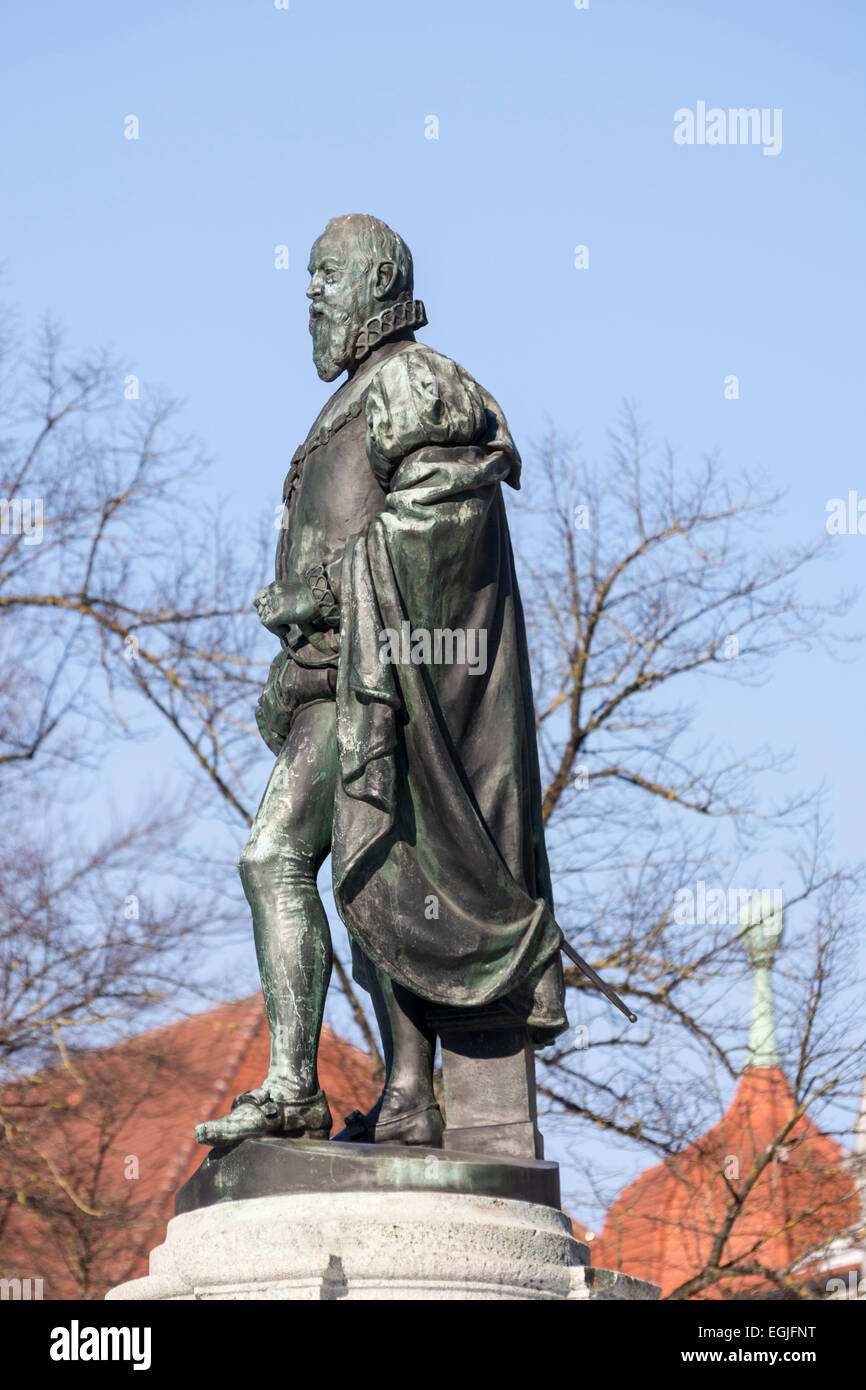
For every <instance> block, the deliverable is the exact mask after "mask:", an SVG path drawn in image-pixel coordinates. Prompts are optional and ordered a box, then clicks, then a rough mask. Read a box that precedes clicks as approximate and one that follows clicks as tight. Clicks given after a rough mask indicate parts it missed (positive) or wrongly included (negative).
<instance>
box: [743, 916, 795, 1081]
mask: <svg viewBox="0 0 866 1390" xmlns="http://www.w3.org/2000/svg"><path fill="white" fill-rule="evenodd" d="M780 896H781V895H776V896H775V897H774V895H773V894H772V893H767V892H763V893H754V894H753V895H752V899H751V902H749V903H747V904H746V906H745V907H743V908H742V910H741V911H740V925H741V927H742V928H743V941H744V943H745V946H746V949H747V950H748V952H749V955H750V956H751V958H752V971H753V989H752V1027H751V1031H750V1033H749V1055H748V1059H747V1061H746V1065H747V1066H749V1067H778V1066H780V1065H781V1058H780V1057H779V1049H778V1048H777V1046H776V1020H775V1016H774V1012H773V986H772V981H771V978H770V976H771V971H772V968H773V953H774V951H776V950H778V947H779V943H780V942H781V940H782V931H783V927H784V919H783V912H782V906H781V902H780V901H778V898H779V897H780Z"/></svg>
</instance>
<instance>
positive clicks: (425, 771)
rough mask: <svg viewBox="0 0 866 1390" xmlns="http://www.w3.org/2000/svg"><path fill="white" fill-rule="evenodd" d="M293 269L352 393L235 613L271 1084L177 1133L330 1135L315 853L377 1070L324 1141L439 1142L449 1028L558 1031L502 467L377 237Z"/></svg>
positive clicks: (317, 357)
mask: <svg viewBox="0 0 866 1390" xmlns="http://www.w3.org/2000/svg"><path fill="white" fill-rule="evenodd" d="M309 273H310V285H309V288H308V290H307V295H308V297H309V299H310V332H311V334H312V337H313V361H314V363H315V365H316V370H317V371H318V374H319V376H320V377H321V378H322V379H323V380H325V381H334V380H336V379H337V377H339V376H340V375H341V374H342V373H346V379H345V380H344V382H343V384H342V385H341V386H340V387H339V388H338V389H337V390H336V391H335V393H334V394H333V395H332V397H331V398H330V400H329V401H328V403H327V405H326V406H325V407H324V409H323V410H322V411H321V413H320V415H319V416H318V418H317V419H316V421H315V423H314V424H313V427H312V429H311V430H310V432H309V434H308V435H307V438H306V440H305V441H304V443H303V444H302V445H301V447H300V448H299V449H298V450H297V452H296V453H295V455H294V458H293V459H292V463H291V467H290V469H289V473H288V476H287V478H286V481H285V487H284V492H283V501H284V512H283V522H282V527H281V530H280V537H279V543H278V546H277V563H276V579H275V580H274V583H273V584H270V585H268V587H267V588H265V589H263V590H262V591H261V593H259V594H258V595H257V597H256V599H255V606H256V609H257V611H258V614H259V617H260V619H261V621H262V622H263V623H264V624H265V626H266V627H267V628H268V629H269V630H270V631H271V632H273V633H274V634H275V635H276V636H278V637H279V639H280V643H281V650H280V652H279V654H278V656H277V657H276V659H275V660H274V662H273V664H272V666H271V671H270V675H269V678H268V682H267V684H266V686H265V689H264V691H263V694H262V696H261V700H260V702H259V705H258V709H257V719H258V724H259V728H260V730H261V733H262V736H263V738H264V739H265V741H266V743H267V744H268V747H269V748H271V749H272V751H273V752H274V753H275V754H276V758H277V761H276V765H275V767H274V770H273V772H272V774H271V778H270V781H269V782H268V786H267V789H266V791H265V794H264V797H263V799H262V803H261V806H260V807H259V810H258V814H257V816H256V819H255V823H254V825H253V828H252V832H251V834H250V837H249V840H248V842H247V845H246V847H245V849H244V850H243V853H242V855H241V860H240V870H241V877H242V880H243V885H244V889H245V891H246V895H247V898H248V900H249V903H250V907H251V909H252V916H253V924H254V931H255V940H256V950H257V954H258V961H259V968H260V971H261V978H262V989H263V991H264V997H265V1002H266V1006H267V1013H268V1020H269V1023H270V1032H271V1060H270V1068H269V1070H268V1074H267V1076H266V1077H265V1078H264V1080H263V1082H262V1085H261V1086H260V1087H259V1088H257V1089H256V1090H254V1091H250V1092H246V1093H244V1094H243V1095H241V1096H239V1097H237V1099H236V1101H235V1103H234V1105H233V1107H232V1110H231V1113H230V1114H229V1115H228V1116H226V1117H225V1118H224V1119H221V1120H214V1121H210V1122H208V1123H205V1124H202V1125H199V1126H198V1128H197V1130H196V1137H197V1139H198V1140H199V1142H200V1143H203V1144H212V1145H227V1144H233V1143H235V1142H236V1141H238V1140H241V1139H244V1138H247V1137H250V1136H255V1135H282V1136H287V1137H298V1138H318V1139H325V1138H327V1137H328V1135H329V1134H330V1130H331V1114H330V1110H329V1108H328V1103H327V1100H326V1098H325V1095H324V1093H323V1092H322V1091H321V1089H320V1087H319V1082H318V1076H317V1071H316V1054H317V1048H318V1041H319V1033H320V1029H321V1023H322V1012H323V1008H324V1003H325V994H326V991H327V988H328V981H329V977H330V973H331V959H332V958H331V940H330V933H329V929H328V922H327V919H326V916H325V911H324V908H323V906H322V903H321V901H320V899H319V895H318V892H317V889H316V876H317V873H318V871H319V869H320V868H321V866H322V864H323V862H324V860H325V858H326V856H327V855H328V853H329V851H330V852H331V854H332V867H333V885H334V898H335V902H336V905H337V909H338V911H339V913H340V916H341V918H342V920H343V922H344V923H345V925H346V927H347V929H348V931H349V933H350V937H351V942H352V954H353V969H354V974H355V978H356V980H358V982H359V983H360V984H362V985H363V986H364V987H365V988H366V989H368V990H369V991H370V993H371V995H372V999H373V1004H374V1007H375V1011H376V1017H377V1020H378V1023H379V1026H380V1028H381V1031H382V1039H383V1049H384V1054H385V1059H386V1068H387V1077H386V1082H385V1087H384V1090H383V1093H382V1096H381V1097H380V1099H379V1101H378V1102H377V1104H376V1106H375V1107H374V1108H373V1110H372V1111H371V1112H370V1113H369V1114H368V1115H366V1116H361V1115H359V1114H357V1113H356V1114H355V1115H354V1116H353V1117H351V1120H350V1123H348V1125H347V1128H346V1129H345V1130H344V1131H343V1132H342V1133H341V1134H339V1135H337V1136H336V1138H338V1139H344V1140H345V1139H349V1140H361V1141H364V1142H368V1143H372V1142H383V1141H384V1142H389V1141H390V1142H398V1143H404V1144H425V1145H432V1146H438V1145H439V1144H441V1142H442V1130H443V1120H442V1115H441V1113H440V1111H439V1108H438V1106H437V1103H436V1098H435V1096H434V1092H433V1082H432V1077H433V1057H434V1047H435V1040H436V1032H437V1029H438V1028H439V1027H440V1024H441V1019H442V1018H443V1017H444V1018H448V1017H452V1016H453V1017H457V1016H462V1015H465V1016H466V1017H469V1018H475V1019H478V1020H480V1022H479V1023H478V1027H487V1026H489V1025H490V1024H491V1020H492V1021H493V1024H492V1026H495V1025H496V1020H497V1019H499V1020H501V1021H503V1022H504V1023H505V1024H506V1025H507V1026H509V1027H511V1028H512V1029H514V1028H517V1029H520V1030H523V1033H524V1034H525V1036H526V1038H527V1039H528V1040H529V1044H530V1045H531V1044H534V1045H540V1044H543V1043H545V1042H549V1041H551V1040H552V1039H553V1038H554V1037H556V1036H557V1035H558V1034H559V1033H560V1032H561V1031H562V1030H563V1029H564V1028H565V1027H566V1017H565V1012H564V985H563V975H562V967H561V963H560V956H559V947H560V944H561V933H560V930H559V927H558V926H557V924H556V921H555V919H554V916H553V908H552V895H551V886H550V877H549V871H548V865H547V856H546V852H545V845H544V834H543V829H542V822H541V803H540V784H539V773H538V762H537V751H536V738H535V720H534V713H533V704H532V690H531V683H530V674H529V659H528V653H527V645H526V634H525V628H524V621H523V614H522V610H521V605H520V596H519V593H518V588H517V581H516V577H515V570H514V563H513V557H512V552H511V544H510V539H509V533H508V525H507V521H506V516H505V508H504V503H503V498H502V494H501V484H502V483H506V484H508V486H510V487H514V488H516V487H518V486H519V479H520V457H519V455H518V453H517V450H516V448H515V446H514V443H513V441H512V439H511V436H510V434H509V431H508V426H507V424H506V422H505V418H504V416H503V414H502V411H501V410H500V408H499V406H498V405H497V403H496V401H495V400H493V398H492V397H491V396H490V395H489V394H488V393H487V392H486V391H485V390H484V389H483V388H482V387H481V386H479V385H478V383H477V382H475V381H474V380H473V379H472V377H471V376H469V375H468V373H467V372H465V371H464V370H463V368H462V367H460V366H458V365H457V364H456V363H455V362H453V361H451V360H450V359H449V358H447V357H443V356H442V355H441V354H440V353H438V352H436V351H434V350H433V349H432V348H430V347H427V346H426V344H422V343H419V342H417V341H416V339H415V332H416V330H417V329H420V328H422V327H423V326H424V325H425V324H426V322H427V319H426V315H425V312H424V306H423V304H422V303H421V302H420V301H419V300H416V299H415V298H414V297H413V296H414V288H413V268H412V257H411V255H410V252H409V249H408V247H407V246H406V245H405V243H404V242H403V241H402V239H401V238H400V237H399V236H398V235H397V234H396V232H394V231H392V230H391V228H390V227H388V226H386V225H385V224H384V223H383V222H380V221H379V220H378V219H377V218H374V217H368V216H364V215H359V214H353V215H351V216H346V217H338V218H335V219H333V220H332V221H331V222H329V224H328V226H327V228H326V230H325V231H324V233H323V234H322V236H320V237H319V239H318V241H317V242H316V243H315V245H314V247H313V249H312V253H311V256H310V264H309ZM437 1019H438V1020H439V1023H437V1022H436V1020H437Z"/></svg>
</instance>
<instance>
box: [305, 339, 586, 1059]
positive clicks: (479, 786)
mask: <svg viewBox="0 0 866 1390" xmlns="http://www.w3.org/2000/svg"><path fill="white" fill-rule="evenodd" d="M365 411H366V441H367V454H368V458H369V461H370V465H371V467H372V468H373V471H374V473H375V474H376V476H377V477H378V478H379V481H380V482H381V484H382V486H383V488H386V489H387V499H386V505H385V507H384V510H382V511H381V512H380V513H379V514H378V515H377V516H376V517H375V518H374V519H373V520H372V521H371V522H369V524H367V525H366V526H365V527H364V529H363V530H361V531H360V532H358V533H357V534H356V535H353V536H351V537H350V538H349V541H348V543H347V545H346V549H345V551H344V554H343V558H342V563H341V566H340V571H339V591H338V592H339V601H340V608H341V623H340V661H339V670H338V674H337V690H336V704H337V716H336V718H337V745H338V751H339V765H340V772H339V778H338V787H337V793H336V801H335V808H334V833H333V841H332V873H333V886H334V896H335V901H336V904H337V908H338V911H339V913H340V916H341V917H342V919H343V921H344V923H345V924H346V927H347V929H348V931H349V933H350V935H351V938H352V940H353V955H354V958H355V965H356V977H357V978H360V982H361V983H362V984H363V983H365V981H364V978H363V964H362V956H363V955H366V956H367V957H369V958H370V959H371V960H372V961H374V962H375V963H376V964H377V965H379V966H381V967H382V968H383V969H384V970H385V971H386V972H387V973H388V974H389V975H390V976H391V977H392V978H393V979H395V980H397V981H399V982H400V983H401V984H403V985H404V986H406V987H407V988H408V989H410V990H411V991H412V992H413V993H415V994H417V995H420V996H421V997H422V998H425V999H428V1000H432V1001H434V1002H435V1003H438V1004H440V1005H449V1006H457V1007H461V1008H475V1007H478V1006H487V1005H491V1004H493V1003H494V1001H499V1002H498V1007H499V1008H500V1009H505V1010H506V1011H507V1012H508V1013H512V1014H516V1015H517V1016H518V1017H519V1018H521V1019H522V1020H524V1021H525V1022H526V1023H527V1025H528V1026H529V1027H530V1029H531V1030H532V1033H533V1036H534V1038H535V1040H536V1041H537V1042H543V1041H548V1040H550V1039H552V1038H553V1037H555V1036H556V1035H557V1034H558V1033H560V1032H561V1031H562V1030H563V1029H564V1028H565V1027H566V1026H567V1019H566V1016H565V1011H564V985H563V977H562V966H561V961H560V956H559V941H560V929H559V927H558V925H557V923H556V921H555V919H554V915H553V901H552V894H551V885H550V873H549V868H548V862H547V854H546V850H545V844H544V832H543V827H542V821H541V789H540V779H539V769H538V756H537V747H536V736H535V715H534V708H533V701H532V687H531V681H530V671H529V658H528V652H527V643H526V632H525V625H524V619H523V611H522V608H521V603H520V596H519V593H518V587H517V579H516V575H515V569H514V560H513V555H512V550H511V543H510V538H509V532H508V524H507V520H506V515H505V506H504V501H503V497H502V490H501V485H502V483H503V482H504V483H508V484H509V485H510V486H512V487H515V488H517V487H518V486H519V479H520V457H519V455H518V453H517V450H516V449H515V447H514V443H513V441H512V439H511V436H510V433H509V431H508V426H507V424H506V422H505V419H504V417H503V415H502V412H501V410H500V409H499V407H498V405H497V404H496V402H495V401H494V400H493V398H492V397H491V396H489V395H488V394H487V392H485V391H484V390H483V388H481V387H480V386H478V384H477V383H476V382H474V381H473V380H472V378H471V377H470V376H469V375H468V374H467V373H466V372H464V371H463V369H462V368H460V367H459V366H457V364H456V363H454V362H452V361H450V359H448V358H445V357H443V356H441V355H440V354H438V353H435V352H433V351H432V349H430V348H427V347H426V346H422V345H421V344H417V343H412V344H411V345H407V350H406V351H403V352H400V353H399V354H398V355H396V356H394V357H392V358H390V359H389V360H388V361H387V362H386V363H385V364H384V365H383V366H382V367H381V369H380V370H379V372H378V373H377V374H376V376H375V377H374V379H373V381H372V384H371V386H370V388H369V390H368V392H367V395H366V402H365ZM335 587H336V586H335ZM356 947H357V948H359V949H357V950H356V949H355V948H356Z"/></svg>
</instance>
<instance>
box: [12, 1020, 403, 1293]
mask: <svg viewBox="0 0 866 1390" xmlns="http://www.w3.org/2000/svg"><path fill="white" fill-rule="evenodd" d="M268 1053H269V1037H268V1027H267V1020H266V1018H265V1014H264V1008H263V1004H262V999H261V996H260V995H256V996H255V997H253V998H251V999H243V1000H239V1001H238V1002H237V1003H234V1004H227V1005H223V1006H221V1007H219V1008H216V1009H212V1010H210V1011H209V1012H207V1013H204V1014H199V1015H195V1016H193V1017H191V1018H187V1019H184V1020H183V1021H181V1022H179V1023H174V1024H170V1025H167V1026H165V1027H163V1028H158V1029H154V1030H153V1031H151V1032H148V1033H144V1034H141V1035H139V1036H138V1037H135V1038H132V1039H129V1040H128V1041H124V1042H122V1043H119V1044H117V1045H116V1046H113V1047H109V1048H105V1049H101V1050H99V1051H94V1052H90V1053H86V1054H83V1055H82V1056H79V1057H76V1058H73V1059H72V1060H71V1062H70V1065H69V1066H68V1067H64V1068H60V1069H58V1070H57V1071H55V1072H50V1073H46V1074H44V1075H42V1076H40V1077H36V1078H33V1080H32V1081H31V1082H30V1083H29V1084H28V1086H27V1088H26V1090H23V1089H22V1088H16V1090H15V1092H14V1093H12V1094H11V1095H7V1097H6V1098H5V1104H4V1107H3V1111H4V1118H5V1119H6V1121H7V1123H8V1122H9V1121H11V1122H12V1123H13V1124H14V1125H15V1127H16V1129H15V1133H14V1135H12V1137H11V1138H10V1140H9V1141H8V1142H7V1143H6V1144H5V1145H3V1146H2V1147H0V1277H5V1278H15V1277H19V1278H28V1277H29V1278H42V1279H43V1281H44V1286H43V1291H44V1297H45V1298H80V1297H83V1296H87V1297H93V1298H101V1297H102V1296H103V1294H104V1293H105V1291H106V1290H107V1289H108V1288H110V1287H111V1286H112V1285H113V1284H116V1283H118V1282H120V1281H122V1280H124V1279H130V1278H136V1277H138V1276H139V1275H142V1274H145V1273H146V1272H147V1256H148V1252H149V1251H150V1250H151V1248H152V1247H153V1246H154V1245H158V1244H159V1243H160V1242H161V1241H162V1239H163V1235H164V1231H165V1226H166V1223H167V1221H168V1220H169V1219H170V1217H171V1215H172V1211H173V1200H174V1193H175V1191H176V1190H177V1188H178V1187H180V1185H181V1184H182V1183H183V1182H185V1181H186V1179H187V1178H188V1177H189V1176H190V1175H191V1174H192V1173H193V1172H194V1171H195V1169H196V1168H197V1167H198V1165H199V1164H200V1163H201V1161H202V1159H203V1157H204V1155H205V1153H206V1150H204V1149H202V1147H201V1146H200V1145H198V1144H196V1143H195V1140H194V1138H193V1130H194V1128H195V1125H196V1123H197V1122H198V1121H200V1120H206V1119H211V1118H213V1117H215V1116H218V1115H222V1114H225V1113H226V1111H227V1110H228V1107H229V1105H230V1104H231V1101H232V1099H233V1098H234V1096H235V1095H236V1094H237V1093H238V1092H239V1091H244V1090H247V1089H249V1088H250V1087H253V1086H257V1085H260V1084H261V1081H262V1078H263V1077H264V1075H265V1073H266V1071H267V1068H268ZM319 1076H320V1081H321V1085H322V1086H323V1087H324V1089H325V1091H326V1092H327V1095H328V1099H329V1102H330V1105H331V1109H332V1111H333V1115H334V1120H335V1122H336V1124H337V1125H339V1121H340V1120H341V1119H342V1116H343V1115H344V1114H346V1113H348V1111H350V1110H352V1109H354V1108H355V1107H357V1108H359V1109H362V1110H366V1109H368V1108H369V1106H370V1105H371V1104H372V1103H373V1101H374V1100H375V1098H376V1095H377V1093H378V1088H377V1087H376V1085H375V1084H374V1082H373V1077H372V1069H371V1064H370V1061H369V1059H368V1058H367V1057H366V1056H365V1055H364V1054H363V1053H361V1052H359V1051H358V1049H357V1048H355V1047H353V1046H351V1044H349V1043H347V1042H346V1041H345V1040H344V1039H342V1038H340V1037H338V1036H337V1035H336V1034H335V1033H333V1032H332V1031H331V1030H330V1029H328V1028H325V1029H324V1030H323V1033H322V1043H321V1050H320V1054H319ZM9 1102H12V1103H11V1104H10V1103H9Z"/></svg>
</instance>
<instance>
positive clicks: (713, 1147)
mask: <svg viewBox="0 0 866 1390" xmlns="http://www.w3.org/2000/svg"><path fill="white" fill-rule="evenodd" d="M748 911H749V909H747V912H748ZM754 917H758V918H759V920H758V921H755V920H754ZM744 928H745V929H744V933H743V935H744V939H745V943H746V946H747V949H748V950H749V953H750V956H751V961H752V969H753V981H754V1001H753V1010H752V1026H751V1032H750V1035H749V1052H748V1060H747V1064H746V1067H745V1069H744V1072H743V1075H742V1077H741V1078H740V1081H739V1084H738V1086H737V1089H736V1093H735V1095H734V1098H733V1100H732V1101H731V1104H730V1106H729V1107H728V1110H727V1112H726V1113H725V1115H724V1117H723V1119H722V1120H721V1121H720V1122H719V1123H718V1124H717V1125H714V1126H713V1127H712V1129H710V1130H709V1131H708V1132H707V1133H706V1134H704V1135H703V1136H702V1137H701V1138H700V1139H697V1140H695V1141H694V1142H693V1143H691V1144H689V1145H687V1146H686V1147H685V1148H684V1149H683V1150H682V1152H681V1153H678V1154H676V1155H674V1156H671V1157H669V1158H666V1159H665V1161H664V1162H663V1163H660V1164H658V1165H657V1166H656V1167H654V1168H649V1169H648V1170H647V1171H646V1172H644V1173H642V1174H641V1175H640V1177H639V1178H637V1179H636V1181H635V1182H633V1183H631V1184H630V1185H629V1186H628V1187H626V1188H625V1189H624V1191H623V1192H622V1193H621V1194H620V1196H619V1197H618V1198H617V1200H616V1202H615V1203H614V1204H613V1206H612V1207H611V1208H610V1211H609V1212H608V1214H607V1218H606V1220H605V1224H604V1228H603V1230H602V1232H601V1235H600V1236H599V1237H598V1238H597V1239H596V1240H595V1241H594V1242H593V1246H592V1260H593V1264H594V1265H597V1266H601V1267H602V1268H609V1269H625V1270H628V1272H629V1274H633V1275H635V1276H637V1278H639V1279H649V1280H651V1281H652V1282H653V1283H656V1284H660V1285H661V1287H662V1297H663V1298H664V1297H666V1296H669V1295H671V1294H675V1295H676V1296H679V1297H683V1296H688V1297H693V1298H713V1299H723V1298H729V1299H730V1298H737V1299H743V1298H772V1297H785V1296H789V1297H802V1296H803V1292H804V1291H805V1292H806V1294H807V1295H809V1296H813V1297H814V1296H818V1297H822V1298H827V1297H836V1298H842V1297H861V1298H863V1297H866V1243H864V1241H866V1235H864V1225H866V1082H864V1089H863V1101H862V1105H861V1112H860V1118H859V1121H858V1125H857V1139H856V1148H855V1151H854V1153H850V1152H848V1151H846V1150H845V1149H844V1148H843V1147H842V1146H841V1145H840V1144H838V1143H837V1142H836V1141H835V1140H833V1139H831V1138H829V1137H828V1136H827V1135H825V1134H823V1133H822V1132H821V1130H820V1129H818V1128H817V1126H816V1125H814V1124H813V1123H812V1121H811V1120H810V1119H809V1116H808V1115H807V1114H803V1115H801V1116H799V1117H796V1112H797V1104H796V1101H795V1099H794V1096H793V1094H792V1091H791V1087H790V1086H789V1084H788V1081H787V1079H786V1077H785V1075H784V1072H783V1071H782V1068H781V1065H780V1058H779V1052H778V1048H777V1045H776V1031H775V1019H774V1012H773V999H772V991H771V984H770V972H771V967H772V958H773V953H774V951H775V950H776V949H777V947H778V945H779V943H780V940H781V936H782V913H781V911H780V910H778V909H775V910H773V908H772V907H771V906H770V905H768V904H766V903H765V904H762V910H761V912H759V913H756V914H754V916H753V915H752V914H751V913H750V915H749V918H748V920H747V921H746V922H745V923H744ZM795 1117H796V1118H795ZM723 1238H724V1243H723V1244H722V1243H721V1242H722V1239H723ZM714 1264H715V1265H716V1266H717V1267H721V1268H722V1269H724V1267H727V1266H730V1267H732V1268H731V1272H730V1273H727V1274H724V1273H723V1274H721V1276H720V1275H719V1274H718V1273H717V1272H716V1270H715V1269H713V1265H714ZM779 1271H789V1272H790V1277H789V1281H788V1282H787V1287H785V1284H786V1280H785V1279H784V1278H783V1279H782V1280H781V1281H780V1279H779V1278H778V1272H779ZM774 1274H775V1275H776V1277H773V1275H774ZM694 1282H697V1284H698V1287H694V1286H693V1283H694Z"/></svg>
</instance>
